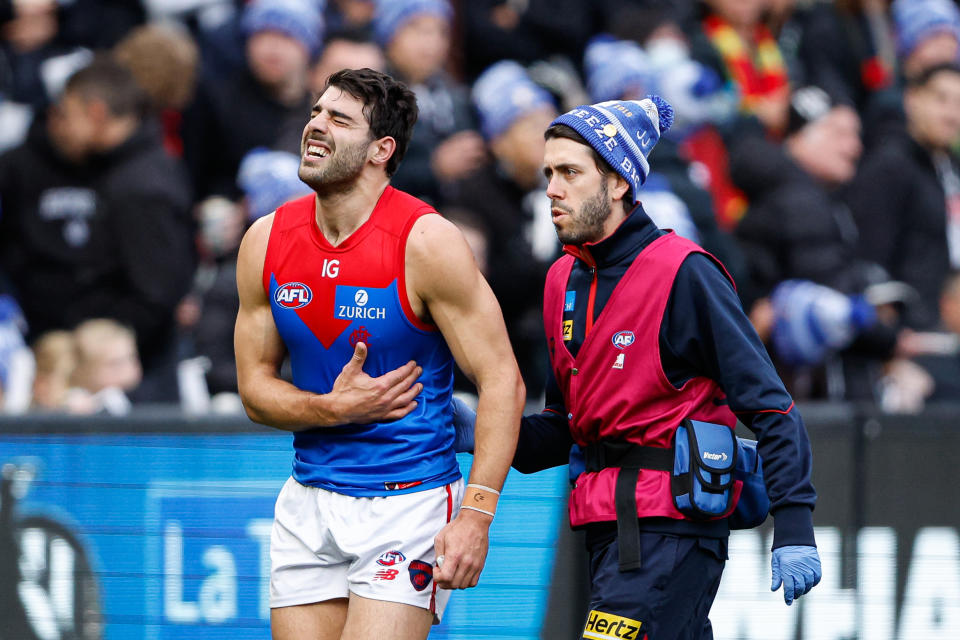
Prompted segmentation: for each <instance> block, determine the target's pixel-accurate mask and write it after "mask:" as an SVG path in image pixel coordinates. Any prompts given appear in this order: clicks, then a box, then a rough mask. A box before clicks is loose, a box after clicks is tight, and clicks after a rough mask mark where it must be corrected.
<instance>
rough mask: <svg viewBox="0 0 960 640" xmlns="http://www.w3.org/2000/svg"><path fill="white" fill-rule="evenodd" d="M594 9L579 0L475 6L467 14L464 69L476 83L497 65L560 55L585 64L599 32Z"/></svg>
mask: <svg viewBox="0 0 960 640" xmlns="http://www.w3.org/2000/svg"><path fill="white" fill-rule="evenodd" d="M592 5H593V3H589V2H581V1H580V0H553V1H551V2H505V1H504V0H470V2H462V3H460V7H461V9H462V11H463V31H464V52H465V54H466V56H465V58H464V67H465V70H466V73H467V76H468V77H470V78H474V77H476V76H478V75H479V74H480V73H481V72H482V71H483V70H484V69H486V68H487V67H489V66H490V65H492V64H494V63H495V62H497V61H498V60H504V59H510V60H516V61H517V62H520V63H523V64H530V63H532V62H534V61H536V60H542V59H547V58H550V57H551V56H554V55H561V56H564V57H566V58H567V59H569V60H580V59H581V58H582V57H583V49H584V47H585V46H586V44H587V41H588V40H589V39H590V36H591V35H593V34H594V33H595V32H596V31H597V29H596V28H595V26H596V25H595V21H594V15H595V13H597V9H596V8H595V7H594V6H592Z"/></svg>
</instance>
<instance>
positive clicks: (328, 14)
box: [324, 0, 376, 71]
mask: <svg viewBox="0 0 960 640" xmlns="http://www.w3.org/2000/svg"><path fill="white" fill-rule="evenodd" d="M375 11H376V2H375V0H330V2H328V3H327V9H326V11H325V12H324V19H325V20H326V23H327V25H328V26H329V27H330V29H331V30H335V31H338V32H339V31H355V32H367V31H370V29H371V23H372V22H373V14H374V12H375ZM365 66H367V65H362V64H361V65H358V66H357V67H354V68H356V69H362V68H364V67H365ZM343 68H347V67H341V69H343ZM370 68H371V69H373V68H374V67H370ZM334 71H339V69H335V70H334Z"/></svg>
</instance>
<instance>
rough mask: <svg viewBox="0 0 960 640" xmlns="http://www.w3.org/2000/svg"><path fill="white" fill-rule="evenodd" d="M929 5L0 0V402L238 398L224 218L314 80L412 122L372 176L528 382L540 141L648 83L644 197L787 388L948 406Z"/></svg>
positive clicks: (952, 77) (251, 203)
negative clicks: (470, 289)
mask: <svg viewBox="0 0 960 640" xmlns="http://www.w3.org/2000/svg"><path fill="white" fill-rule="evenodd" d="M958 63H960V8H958V4H957V2H955V1H954V0H894V1H892V2H890V1H888V0H836V1H833V2H831V1H824V0H815V1H810V0H807V1H803V0H699V1H697V0H686V1H684V0H670V1H667V0H247V1H244V0H139V1H134V0H0V152H2V156H0V407H2V410H3V411H5V412H7V413H17V412H23V411H28V410H32V411H65V412H70V413H96V412H108V413H112V414H123V413H125V412H127V411H129V410H130V408H131V406H135V405H138V404H152V403H180V404H181V406H183V407H184V409H185V410H187V411H189V412H192V413H204V412H207V411H220V412H237V411H241V408H240V405H239V400H238V399H237V396H236V386H237V380H236V371H235V366H234V361H233V324H234V320H235V317H236V313H237V308H238V301H237V294H236V285H235V271H236V267H235V265H236V255H237V248H238V245H239V242H240V239H241V237H242V235H243V233H244V231H245V229H246V228H247V227H248V226H249V225H250V224H251V223H252V222H253V221H254V220H256V219H257V218H258V217H260V216H263V215H266V214H268V213H270V212H271V211H272V210H273V209H275V208H276V207H277V206H278V205H280V204H282V203H283V202H285V201H286V200H288V199H290V198H293V197H296V196H299V195H302V194H304V193H308V192H309V190H308V188H307V187H306V186H305V185H304V184H303V183H301V182H300V181H299V179H298V177H297V168H298V165H299V154H300V140H301V134H302V128H303V126H304V124H305V123H306V120H307V118H308V114H309V111H310V107H311V105H312V103H313V101H314V99H315V98H316V96H317V94H318V92H320V91H321V90H322V89H323V87H324V83H325V81H326V78H327V77H328V76H329V75H330V74H331V73H333V72H334V71H336V70H338V69H340V68H343V67H353V68H359V67H371V68H374V69H379V70H384V71H387V72H389V73H391V74H392V75H394V76H395V77H397V78H400V79H402V80H403V81H405V82H406V83H407V84H408V85H410V86H411V87H412V88H413V89H414V91H415V93H416V95H417V100H418V105H419V109H420V118H419V121H418V123H417V125H416V129H415V131H414V135H413V139H412V140H411V142H410V146H409V149H408V151H407V155H406V157H405V159H404V161H403V163H402V165H401V167H400V169H399V171H398V172H397V173H396V175H395V176H394V178H393V181H392V183H393V185H394V186H396V187H397V188H399V189H403V190H405V191H408V192H410V193H412V194H413V195H415V196H417V197H420V198H422V199H424V200H426V201H428V202H430V203H431V204H433V205H434V206H435V207H436V208H437V210H438V211H440V212H441V213H442V214H443V215H445V216H446V217H448V218H449V219H451V220H453V221H454V222H456V223H457V224H458V225H459V226H460V228H461V229H462V230H463V232H464V234H465V235H466V237H467V239H468V241H469V242H470V245H471V247H472V248H473V250H474V253H475V256H476V259H477V262H478V264H479V265H480V267H481V269H482V271H483V272H484V274H485V275H486V277H487V279H488V281H489V282H490V285H491V286H492V288H493V290H494V292H495V293H496V295H497V298H498V299H499V301H500V304H501V306H502V308H503V313H504V317H505V319H506V322H507V326H508V330H509V332H510V337H511V341H512V343H513V346H514V349H515V352H516V355H517V358H518V361H519V363H520V366H521V370H522V372H523V375H524V378H525V381H526V383H527V388H528V390H530V393H531V395H536V394H537V393H539V392H540V390H542V389H543V387H544V383H545V377H546V375H547V362H546V350H545V345H544V339H543V329H542V320H541V302H542V291H543V282H544V276H545V274H546V270H547V268H548V266H549V265H550V264H551V263H552V261H553V260H554V259H556V258H557V257H558V256H559V254H560V247H559V245H558V242H557V240H556V235H555V232H554V230H553V225H552V223H551V215H550V201H549V200H548V199H547V197H546V195H545V192H544V187H545V184H544V178H543V175H542V172H541V159H542V153H543V146H544V143H543V131H544V129H545V128H546V126H547V125H548V124H549V123H550V121H551V120H552V119H553V118H554V117H556V116H557V115H558V114H559V113H562V112H564V111H566V110H569V109H570V108H572V107H574V106H576V105H579V104H584V103H595V102H600V101H605V100H614V99H634V98H642V97H643V96H645V95H647V94H658V95H661V96H663V97H664V98H665V99H666V100H667V101H669V102H670V103H671V104H672V105H673V106H674V110H675V113H676V121H675V124H674V126H673V127H672V128H671V130H670V131H669V132H668V133H667V134H666V135H665V136H664V138H663V139H661V141H660V143H659V145H658V146H657V148H656V149H655V150H654V151H653V153H652V154H651V156H650V162H651V166H652V173H651V174H650V177H649V179H648V180H647V182H646V184H645V185H644V187H643V190H642V193H641V201H642V204H643V207H644V209H645V210H646V211H647V212H648V213H649V214H650V216H651V218H653V219H654V221H655V222H656V223H657V224H658V225H659V226H661V227H663V228H669V229H673V230H675V231H676V232H677V233H678V234H681V235H683V236H685V237H688V238H690V239H692V240H695V241H696V242H698V243H700V244H701V245H702V246H703V247H704V248H706V249H707V250H708V251H710V252H712V253H713V254H714V255H716V256H717V257H718V258H719V259H720V260H721V261H722V262H723V263H724V264H725V265H726V267H727V269H728V270H729V272H730V274H731V275H732V276H733V278H734V279H735V281H736V283H737V286H738V292H739V294H740V296H741V300H742V302H743V305H744V308H745V309H746V310H747V311H748V313H749V315H750V318H751V321H752V322H753V323H754V326H755V327H756V329H757V331H758V332H759V334H760V335H761V337H762V338H763V339H764V341H765V342H766V343H767V345H768V350H769V351H770V354H771V357H772V358H773V360H774V363H775V364H776V365H777V368H778V370H779V371H780V373H781V375H782V376H783V378H784V380H785V382H786V383H787V385H788V388H789V389H790V391H791V392H792V393H793V394H794V396H795V398H796V399H798V400H843V401H852V402H863V403H870V404H873V405H875V406H878V407H880V408H881V409H883V410H885V411H891V412H904V411H917V410H920V409H922V408H923V407H924V406H925V405H926V404H928V403H932V402H951V401H952V402H960V275H958V273H960V271H958V270H960V162H958V155H957V152H958V148H960V66H958Z"/></svg>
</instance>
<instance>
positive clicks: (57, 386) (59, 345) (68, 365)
mask: <svg viewBox="0 0 960 640" xmlns="http://www.w3.org/2000/svg"><path fill="white" fill-rule="evenodd" d="M31 348H32V350H33V357H34V359H35V360H36V363H37V371H36V375H35V377H34V379H33V402H32V407H33V409H34V410H39V411H62V410H65V409H66V406H67V405H66V403H67V391H69V389H70V381H71V379H72V377H73V372H74V370H75V369H76V368H77V350H76V345H75V344H74V340H73V332H72V331H65V330H63V329H58V330H54V331H48V332H46V333H44V334H43V335H41V336H39V337H38V338H37V339H36V340H34V341H33V345H32V347H31Z"/></svg>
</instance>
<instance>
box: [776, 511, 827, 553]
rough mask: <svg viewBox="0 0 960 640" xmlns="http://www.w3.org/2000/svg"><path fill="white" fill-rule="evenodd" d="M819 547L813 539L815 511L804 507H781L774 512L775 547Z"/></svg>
mask: <svg viewBox="0 0 960 640" xmlns="http://www.w3.org/2000/svg"><path fill="white" fill-rule="evenodd" d="M789 545H806V546H809V547H815V546H817V541H816V539H815V538H814V537H813V510H812V509H810V507H807V506H804V505H789V506H785V507H780V508H779V509H777V510H776V511H774V512H773V546H772V547H771V549H776V548H778V547H786V546H789Z"/></svg>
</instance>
